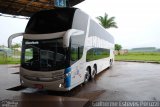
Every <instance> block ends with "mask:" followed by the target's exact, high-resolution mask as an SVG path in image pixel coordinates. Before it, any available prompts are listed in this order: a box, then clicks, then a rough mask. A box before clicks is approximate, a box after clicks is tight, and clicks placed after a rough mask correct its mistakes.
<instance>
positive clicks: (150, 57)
mask: <svg viewBox="0 0 160 107" xmlns="http://www.w3.org/2000/svg"><path fill="white" fill-rule="evenodd" d="M115 60H117V61H146V62H157V63H160V52H129V53H128V54H127V55H117V56H115Z"/></svg>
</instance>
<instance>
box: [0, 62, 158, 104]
mask: <svg viewBox="0 0 160 107" xmlns="http://www.w3.org/2000/svg"><path fill="white" fill-rule="evenodd" d="M18 71H19V68H18V67H17V66H16V67H15V66H13V65H0V73H1V74H0V79H1V80H0V100H4V99H14V98H16V99H19V100H25V99H30V101H31V100H34V99H38V98H39V99H41V100H44V99H45V100H46V99H48V100H51V99H52V100H53V101H56V102H58V101H82V102H83V103H87V101H95V100H97V101H160V85H159V84H160V64H152V63H136V62H115V64H114V65H113V67H111V68H109V69H106V70H104V71H103V72H101V73H100V74H98V75H97V76H96V78H95V79H94V80H92V81H90V82H89V83H87V84H86V85H80V86H78V87H76V88H74V89H73V90H71V91H70V92H54V91H44V90H41V91H39V90H36V89H30V88H24V89H23V88H22V89H19V90H17V91H13V90H6V89H9V88H12V87H16V86H19V85H20V83H19V74H18V73H17V72H18Z"/></svg>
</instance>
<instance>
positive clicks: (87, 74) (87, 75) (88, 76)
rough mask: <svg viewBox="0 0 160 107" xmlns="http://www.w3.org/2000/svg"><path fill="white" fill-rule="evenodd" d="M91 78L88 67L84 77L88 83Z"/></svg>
mask: <svg viewBox="0 0 160 107" xmlns="http://www.w3.org/2000/svg"><path fill="white" fill-rule="evenodd" d="M89 78H90V73H89V68H87V69H86V74H85V77H84V83H87V82H88V81H89Z"/></svg>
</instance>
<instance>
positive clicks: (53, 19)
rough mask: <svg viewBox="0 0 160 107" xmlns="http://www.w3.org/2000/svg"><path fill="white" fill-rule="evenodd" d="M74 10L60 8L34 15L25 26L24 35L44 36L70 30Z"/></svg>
mask: <svg viewBox="0 0 160 107" xmlns="http://www.w3.org/2000/svg"><path fill="white" fill-rule="evenodd" d="M74 12H75V9H73V8H67V9H66V8H65V9H63V8H60V9H54V10H44V11H40V12H37V13H36V14H34V15H33V16H32V17H31V19H30V21H29V22H28V24H27V27H26V30H25V33H26V34H45V33H55V32H61V31H66V30H68V29H70V28H71V26H72V21H73V15H74Z"/></svg>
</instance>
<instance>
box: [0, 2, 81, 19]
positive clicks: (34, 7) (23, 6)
mask: <svg viewBox="0 0 160 107" xmlns="http://www.w3.org/2000/svg"><path fill="white" fill-rule="evenodd" d="M66 1H67V5H68V6H74V5H76V4H78V3H80V2H82V1H84V0H66ZM53 8H55V7H54V0H0V13H3V14H11V15H21V16H28V17H30V16H31V15H32V14H33V13H35V12H37V11H40V10H45V9H53Z"/></svg>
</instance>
